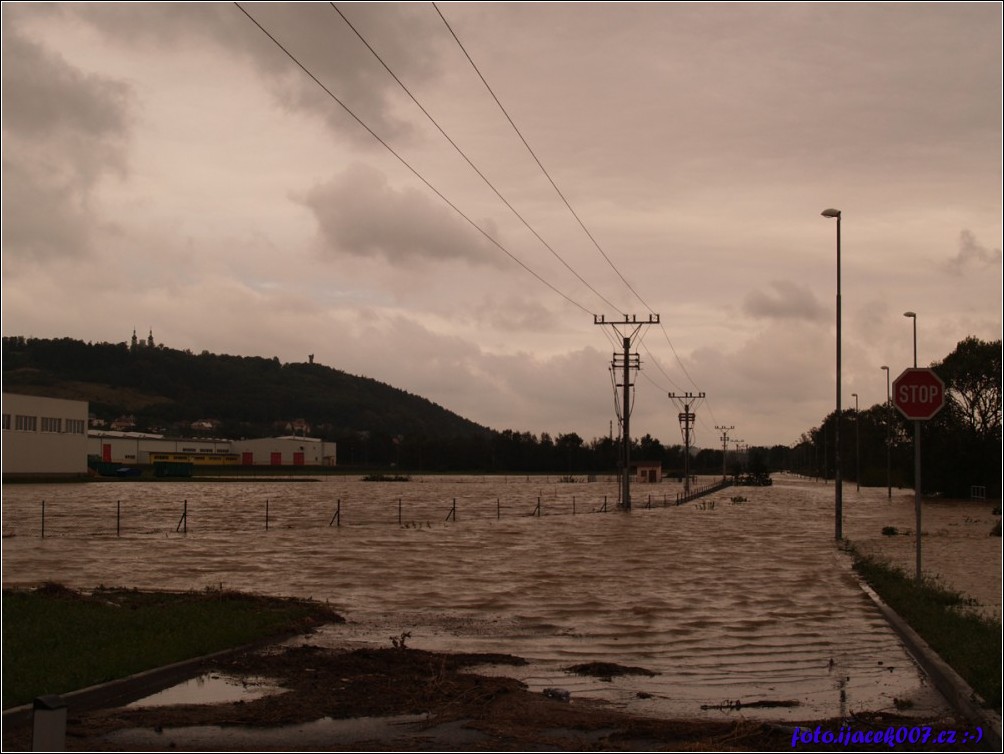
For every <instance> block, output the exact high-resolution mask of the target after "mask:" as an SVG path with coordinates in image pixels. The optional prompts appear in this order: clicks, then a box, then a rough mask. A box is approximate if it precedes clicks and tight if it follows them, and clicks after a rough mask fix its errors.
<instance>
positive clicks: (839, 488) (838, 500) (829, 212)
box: [821, 209, 844, 541]
mask: <svg viewBox="0 0 1004 754" xmlns="http://www.w3.org/2000/svg"><path fill="white" fill-rule="evenodd" d="M821 214H822V216H823V217H835V218H837V411H836V417H835V419H836V422H835V423H836V426H835V429H834V431H833V440H834V443H833V444H834V450H833V507H834V516H835V519H836V522H835V526H834V529H835V533H836V539H837V540H838V541H839V540H841V539H843V516H844V510H843V509H844V500H843V485H842V484H841V481H840V210H839V209H824V210H823V211H822V213H821Z"/></svg>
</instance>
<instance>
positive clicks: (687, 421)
mask: <svg viewBox="0 0 1004 754" xmlns="http://www.w3.org/2000/svg"><path fill="white" fill-rule="evenodd" d="M669 397H670V398H671V399H672V400H673V401H679V402H682V403H683V412H682V413H681V414H680V423H681V424H683V494H684V495H689V494H690V425H691V424H692V423H693V421H694V419H696V418H697V415H696V414H694V413H692V412H691V410H690V405H691V403H690V402H691V401H692V400H694V399H695V398H696V399H697V400H701V399H703V398H704V397H705V394H704V393H698V394H697V395H694V394H693V393H684V394H683V395H677V394H676V393H670V394H669ZM677 405H679V403H677ZM696 407H697V404H694V408H696Z"/></svg>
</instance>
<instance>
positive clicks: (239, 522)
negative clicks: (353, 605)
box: [3, 482, 729, 539]
mask: <svg viewBox="0 0 1004 754" xmlns="http://www.w3.org/2000/svg"><path fill="white" fill-rule="evenodd" d="M728 485H729V483H728V482H724V483H723V482H718V483H715V484H709V485H705V486H703V487H699V488H697V489H694V490H693V491H691V492H690V494H688V495H683V494H682V493H677V494H674V493H672V492H665V493H646V492H642V493H640V494H637V493H636V494H635V495H633V496H632V507H633V508H634V509H636V510H651V509H653V508H668V507H676V506H679V505H683V504H684V503H687V502H689V501H691V500H694V499H695V498H698V497H701V496H704V495H708V494H711V493H713V492H717V491H718V490H721V489H723V488H724V487H726V486H728ZM4 509H5V510H4V522H3V529H4V530H3V536H4V538H9V537H14V536H17V537H25V536H26V537H40V538H42V539H45V538H47V537H48V538H53V537H81V536H83V537H90V536H108V537H123V536H174V535H187V534H188V533H189V531H190V530H191V531H192V532H193V533H195V532H198V533H217V532H253V531H265V532H268V531H270V530H272V529H308V528H322V527H328V528H342V527H357V526H381V525H396V526H398V527H402V528H432V527H434V526H441V525H445V524H450V523H453V524H456V523H467V522H476V521H502V520H503V519H514V518H543V517H551V516H576V515H590V514H596V513H612V512H614V511H619V510H623V509H622V508H621V506H620V500H619V499H618V497H617V495H616V494H613V495H611V494H585V495H583V494H559V493H557V492H556V491H555V492H552V494H544V493H541V494H538V495H535V496H529V497H524V496H520V497H514V496H512V495H508V496H503V495H477V494H475V495H463V496H461V495H457V496H451V497H449V498H442V497H422V496H420V495H412V496H407V495H398V496H380V495H377V496H371V495H367V496H365V497H359V498H354V499H349V498H341V497H338V498H334V499H328V500H325V499H318V498H317V497H313V498H312V499H311V498H300V497H297V496H296V495H285V496H278V497H276V496H269V497H263V498H262V497H259V498H257V499H248V498H242V499H239V500H234V499H227V498H226V496H224V495H221V496H214V497H209V496H206V497H203V499H201V500H199V501H192V502H191V503H190V501H189V499H187V498H185V499H182V500H180V501H179V500H163V499H160V500H156V499H133V500H128V501H123V500H114V501H111V502H109V501H99V500H93V499H91V500H56V501H53V500H41V501H35V502H33V501H28V500H21V501H17V502H16V503H10V502H6V501H5V506H4ZM33 511H34V512H33Z"/></svg>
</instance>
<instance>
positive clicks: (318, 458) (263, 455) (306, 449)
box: [230, 435, 335, 466]
mask: <svg viewBox="0 0 1004 754" xmlns="http://www.w3.org/2000/svg"><path fill="white" fill-rule="evenodd" d="M230 447H231V452H233V453H238V454H239V455H240V459H241V460H240V463H241V464H242V465H244V466H334V465H335V443H333V442H324V440H318V439H317V438H314V437H300V436H298V435H292V436H287V437H264V438H262V439H260V440H240V441H237V440H235V441H234V442H232V443H231V444H230Z"/></svg>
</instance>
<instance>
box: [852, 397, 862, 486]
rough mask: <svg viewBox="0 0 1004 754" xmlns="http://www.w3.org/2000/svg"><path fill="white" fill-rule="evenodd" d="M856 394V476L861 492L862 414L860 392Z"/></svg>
mask: <svg viewBox="0 0 1004 754" xmlns="http://www.w3.org/2000/svg"><path fill="white" fill-rule="evenodd" d="M851 395H852V396H854V476H855V478H856V483H857V490H858V492H861V415H860V414H859V413H858V394H857V393H851Z"/></svg>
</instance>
